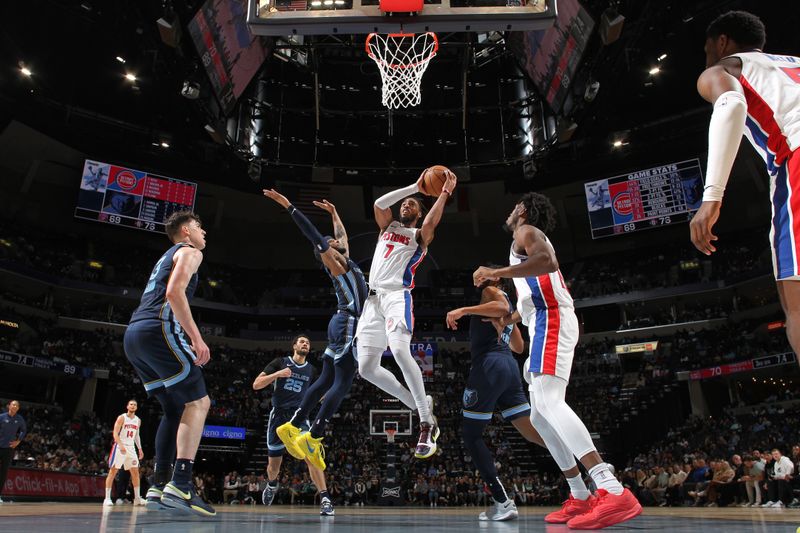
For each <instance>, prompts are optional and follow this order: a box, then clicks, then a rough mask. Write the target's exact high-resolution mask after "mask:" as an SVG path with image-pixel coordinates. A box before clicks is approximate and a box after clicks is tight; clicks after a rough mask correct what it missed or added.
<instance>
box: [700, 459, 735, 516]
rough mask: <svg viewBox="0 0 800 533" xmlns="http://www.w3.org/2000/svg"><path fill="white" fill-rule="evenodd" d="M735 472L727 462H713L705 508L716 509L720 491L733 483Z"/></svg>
mask: <svg viewBox="0 0 800 533" xmlns="http://www.w3.org/2000/svg"><path fill="white" fill-rule="evenodd" d="M735 475H736V472H735V471H734V470H733V468H731V465H730V464H729V463H728V461H723V460H718V461H715V462H714V475H713V477H712V479H711V481H710V482H709V484H708V488H707V489H706V499H707V501H708V503H706V507H718V506H719V502H718V500H719V499H720V495H721V493H722V491H723V490H724V489H725V488H726V487H728V486H730V484H731V483H733V478H734V476H735Z"/></svg>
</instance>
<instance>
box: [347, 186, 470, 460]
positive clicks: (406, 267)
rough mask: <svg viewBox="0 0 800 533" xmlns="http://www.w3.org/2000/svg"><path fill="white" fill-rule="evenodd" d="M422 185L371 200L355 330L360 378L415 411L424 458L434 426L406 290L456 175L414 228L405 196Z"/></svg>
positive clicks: (417, 214)
mask: <svg viewBox="0 0 800 533" xmlns="http://www.w3.org/2000/svg"><path fill="white" fill-rule="evenodd" d="M424 174H425V173H424V172H423V176H424ZM422 181H423V177H420V179H419V180H417V182H416V183H414V184H413V185H409V186H408V187H404V188H402V189H398V190H396V191H392V192H390V193H388V194H385V195H383V196H381V197H380V198H378V199H377V200H376V201H375V206H374V210H375V222H377V223H378V227H379V228H380V236H379V237H378V244H377V245H376V246H375V253H374V255H373V256H372V267H371V268H370V273H369V286H370V291H369V294H370V295H369V298H367V301H366V303H365V304H364V311H363V313H362V314H361V319H360V320H359V322H358V328H357V329H356V347H357V352H358V371H359V373H360V374H361V376H362V377H364V378H365V379H367V380H368V381H370V382H372V383H374V384H375V385H377V386H378V387H380V388H381V389H383V390H384V391H386V392H387V393H389V394H391V395H392V396H394V397H395V398H397V399H398V400H400V401H401V402H403V403H404V404H405V405H406V406H408V407H409V408H410V409H416V410H417V411H418V412H419V418H420V433H419V442H418V443H417V448H416V450H415V452H414V455H415V456H416V457H417V458H420V459H426V458H428V457H431V456H432V455H433V454H434V453H436V439H437V438H438V437H439V427H438V425H437V424H436V422H435V418H434V416H433V413H432V410H433V399H432V398H431V397H430V396H427V397H426V395H425V385H424V383H423V381H422V371H421V370H420V368H419V365H417V363H416V362H415V361H414V358H413V357H412V355H411V347H410V343H411V335H412V333H413V332H414V307H413V304H412V300H411V289H413V288H414V273H415V272H416V270H417V267H418V266H419V264H420V263H421V262H422V259H423V258H424V257H425V253H426V252H427V250H428V246H430V244H431V242H432V241H433V236H434V232H435V231H436V226H438V225H439V221H441V219H442V212H443V211H444V206H445V203H446V202H447V198H448V197H449V196H451V195H452V194H453V190H454V189H455V186H456V175H455V174H453V173H452V172H450V171H449V170H448V171H447V179H446V181H445V183H444V186H443V188H442V193H441V194H440V195H439V197H438V198H437V199H436V202H435V203H434V204H433V207H432V208H431V211H430V213H428V214H427V215H426V216H425V219H424V220H423V222H422V227H421V228H419V229H418V228H417V224H418V223H419V221H420V219H421V218H422V216H423V214H424V213H423V209H424V208H423V205H422V201H421V200H420V199H419V198H418V197H415V196H410V195H413V194H416V193H418V192H420V191H421V190H422V189H423V187H421V185H422ZM401 200H402V204H401V205H400V220H399V221H397V220H394V217H393V215H392V210H391V207H392V205H394V204H396V203H397V202H399V201H401ZM387 345H388V346H389V348H391V350H392V354H394V359H395V361H396V362H397V365H398V366H399V367H400V370H402V372H403V377H404V379H405V382H406V385H408V389H406V388H405V387H403V385H401V384H400V382H399V381H398V380H397V378H395V377H394V374H392V373H391V372H389V370H387V369H385V368H383V367H382V366H381V356H382V354H383V352H384V351H385V350H386V346H387ZM409 389H410V391H409Z"/></svg>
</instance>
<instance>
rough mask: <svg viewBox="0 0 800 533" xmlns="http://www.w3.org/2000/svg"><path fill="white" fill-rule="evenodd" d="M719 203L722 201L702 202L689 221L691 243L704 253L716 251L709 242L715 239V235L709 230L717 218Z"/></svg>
mask: <svg viewBox="0 0 800 533" xmlns="http://www.w3.org/2000/svg"><path fill="white" fill-rule="evenodd" d="M721 204H722V202H703V203H702V205H700V209H698V210H697V213H695V214H694V216H693V217H692V221H691V222H690V223H689V231H690V232H691V236H692V243H693V244H694V246H695V248H697V249H698V250H700V251H701V252H702V253H704V254H706V255H711V254H712V253H714V252H716V251H717V249H716V248H715V247H714V245H713V244H711V242H712V241H716V240H717V236H716V235H714V234H713V233H711V230H712V228H713V227H714V224H716V223H717V219H718V218H719V208H720V206H721Z"/></svg>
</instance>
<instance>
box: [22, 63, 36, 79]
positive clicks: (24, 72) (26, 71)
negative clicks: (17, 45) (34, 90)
mask: <svg viewBox="0 0 800 533" xmlns="http://www.w3.org/2000/svg"><path fill="white" fill-rule="evenodd" d="M19 71H20V73H22V75H23V76H27V77H29V78H30V77H31V76H33V72H31V69H29V68H28V67H25V66H22V67H19Z"/></svg>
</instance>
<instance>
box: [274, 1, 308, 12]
mask: <svg viewBox="0 0 800 533" xmlns="http://www.w3.org/2000/svg"><path fill="white" fill-rule="evenodd" d="M275 7H276V8H277V10H278V11H307V10H308V2H307V0H276V2H275Z"/></svg>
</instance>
